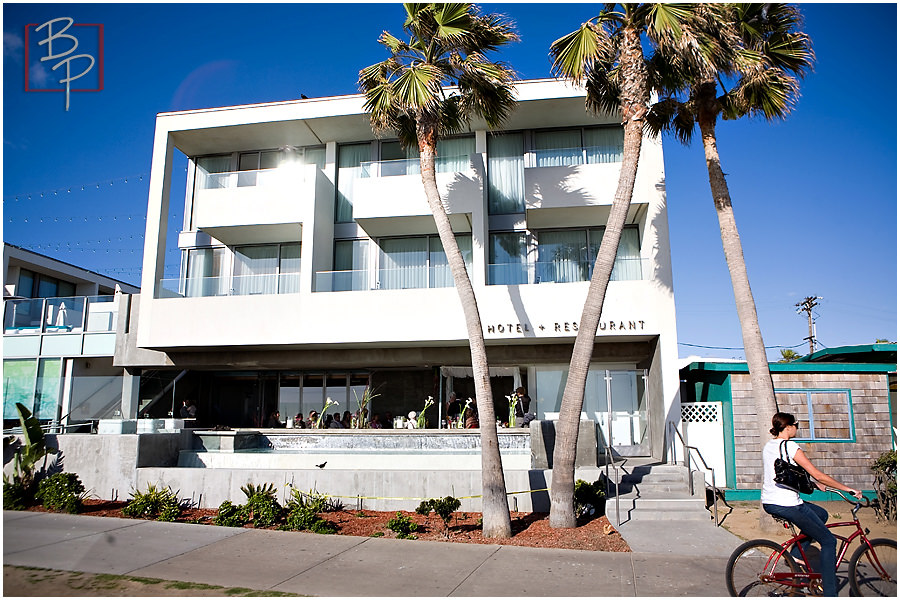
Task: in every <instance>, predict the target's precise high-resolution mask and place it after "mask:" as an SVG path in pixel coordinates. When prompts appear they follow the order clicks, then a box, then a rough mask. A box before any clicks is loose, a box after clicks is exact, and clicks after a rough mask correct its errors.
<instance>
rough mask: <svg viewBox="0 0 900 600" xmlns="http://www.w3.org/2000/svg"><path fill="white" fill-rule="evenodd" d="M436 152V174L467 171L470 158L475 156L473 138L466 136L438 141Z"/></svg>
mask: <svg viewBox="0 0 900 600" xmlns="http://www.w3.org/2000/svg"><path fill="white" fill-rule="evenodd" d="M437 151H438V156H437V160H436V161H435V162H436V164H435V170H436V171H437V172H438V173H460V172H462V171H468V170H469V165H470V161H471V158H470V157H471V155H472V154H475V138H474V137H472V136H468V137H459V138H450V139H447V140H438V146H437Z"/></svg>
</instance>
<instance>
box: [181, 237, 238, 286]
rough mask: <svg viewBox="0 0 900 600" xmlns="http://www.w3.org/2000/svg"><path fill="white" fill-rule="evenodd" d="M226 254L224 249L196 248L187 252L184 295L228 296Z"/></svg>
mask: <svg viewBox="0 0 900 600" xmlns="http://www.w3.org/2000/svg"><path fill="white" fill-rule="evenodd" d="M227 263H228V252H227V250H226V249H225V248H197V249H196V250H190V251H189V252H188V271H187V282H186V285H185V295H186V296H188V297H197V296H224V295H226V294H228V289H229V286H228V278H227V277H226V276H225V274H226V273H227Z"/></svg>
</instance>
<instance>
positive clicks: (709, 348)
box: [678, 342, 803, 350]
mask: <svg viewBox="0 0 900 600" xmlns="http://www.w3.org/2000/svg"><path fill="white" fill-rule="evenodd" d="M678 345H679V346H690V347H691V348H704V349H706V350H743V349H744V347H743V346H739V347H737V348H731V347H727V346H701V345H699V344H688V343H687V342H678ZM802 345H803V343H800V344H797V345H795V346H765V348H766V349H767V350H772V349H775V348H799V347H800V346H802Z"/></svg>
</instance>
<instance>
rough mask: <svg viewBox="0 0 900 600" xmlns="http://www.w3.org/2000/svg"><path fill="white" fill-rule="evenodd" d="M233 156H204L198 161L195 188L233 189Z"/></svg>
mask: <svg viewBox="0 0 900 600" xmlns="http://www.w3.org/2000/svg"><path fill="white" fill-rule="evenodd" d="M232 177H233V174H232V173H231V155H230V154H220V155H217V156H202V157H200V158H198V159H197V174H196V177H195V187H194V189H197V190H208V189H215V188H227V187H231V185H232V182H231V178H232Z"/></svg>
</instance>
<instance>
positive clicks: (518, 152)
mask: <svg viewBox="0 0 900 600" xmlns="http://www.w3.org/2000/svg"><path fill="white" fill-rule="evenodd" d="M524 152H525V150H524V137H523V135H522V134H521V133H506V134H499V135H490V136H488V214H492V215H501V214H510V213H521V212H525V171H524V169H525V160H524Z"/></svg>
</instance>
